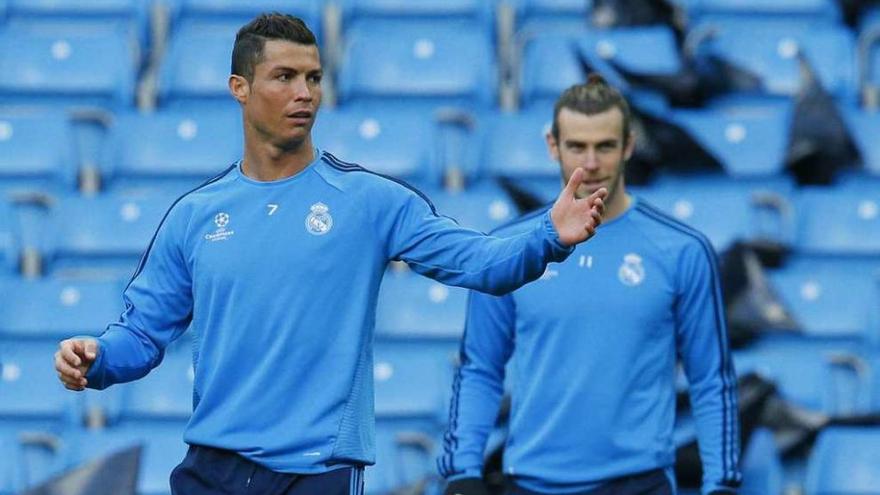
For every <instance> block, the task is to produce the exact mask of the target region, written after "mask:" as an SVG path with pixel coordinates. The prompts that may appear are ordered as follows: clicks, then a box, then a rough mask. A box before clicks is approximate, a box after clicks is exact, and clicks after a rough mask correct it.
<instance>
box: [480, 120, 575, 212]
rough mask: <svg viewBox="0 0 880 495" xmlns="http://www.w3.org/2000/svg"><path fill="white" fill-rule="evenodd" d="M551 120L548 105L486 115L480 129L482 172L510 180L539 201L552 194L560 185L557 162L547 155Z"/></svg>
mask: <svg viewBox="0 0 880 495" xmlns="http://www.w3.org/2000/svg"><path fill="white" fill-rule="evenodd" d="M552 122H553V111H552V109H550V108H546V109H540V110H539V109H537V108H536V109H534V110H530V111H524V112H520V113H498V114H495V115H492V116H490V117H488V118H487V119H486V121H485V123H484V125H482V126H481V128H482V131H481V133H480V136H481V148H482V154H481V156H482V160H481V162H482V163H483V167H484V168H483V170H482V171H481V172H482V175H483V176H485V177H495V178H500V179H505V180H510V181H512V182H514V183H515V184H516V185H517V186H518V187H520V188H522V189H524V190H526V191H528V192H530V193H532V194H533V195H535V196H536V197H538V198H539V200H540V201H549V200H550V199H552V198H555V197H556V195H557V194H558V193H559V189H560V178H559V177H560V171H559V164H558V163H556V161H554V160H553V158H552V157H551V156H550V152H549V151H548V149H547V141H546V139H545V135H546V133H547V132H549V131H550V128H551V126H552Z"/></svg>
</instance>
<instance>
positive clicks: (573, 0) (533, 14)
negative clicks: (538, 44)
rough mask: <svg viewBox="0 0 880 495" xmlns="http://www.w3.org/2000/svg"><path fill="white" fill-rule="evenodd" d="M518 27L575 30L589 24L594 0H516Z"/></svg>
mask: <svg viewBox="0 0 880 495" xmlns="http://www.w3.org/2000/svg"><path fill="white" fill-rule="evenodd" d="M512 4H513V6H514V8H515V12H516V17H517V22H516V24H517V28H518V29H520V30H530V31H535V32H538V31H555V30H573V29H579V28H582V27H584V26H586V25H587V19H588V17H589V13H590V9H591V8H592V4H593V2H592V0H514V1H513V2H512Z"/></svg>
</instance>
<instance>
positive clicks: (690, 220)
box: [632, 176, 793, 252]
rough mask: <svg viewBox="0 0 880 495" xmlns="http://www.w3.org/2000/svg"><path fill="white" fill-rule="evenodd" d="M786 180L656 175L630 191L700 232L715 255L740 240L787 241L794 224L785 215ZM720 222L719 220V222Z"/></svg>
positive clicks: (787, 185)
mask: <svg viewBox="0 0 880 495" xmlns="http://www.w3.org/2000/svg"><path fill="white" fill-rule="evenodd" d="M788 187H789V184H788V183H787V182H785V181H775V180H773V181H767V182H754V183H753V182H734V181H731V180H729V179H727V178H724V177H717V176H706V177H702V176H693V177H672V176H667V177H661V178H660V180H658V182H657V183H656V184H655V185H654V186H653V187H650V188H639V189H635V188H633V190H632V192H634V193H636V195H638V196H641V197H643V198H644V199H646V200H647V202H648V203H650V204H652V205H654V206H656V207H658V208H660V209H661V210H662V211H664V212H666V213H667V214H669V215H671V216H672V217H674V218H676V219H678V220H680V221H682V222H684V223H686V224H688V225H690V226H692V227H694V228H696V229H697V230H699V231H700V232H702V233H703V234H705V235H706V236H707V237H708V238H709V240H710V241H711V242H712V245H713V246H714V247H715V249H716V251H718V252H723V251H724V250H725V249H726V248H728V247H729V246H730V245H731V244H732V243H733V242H735V241H737V240H744V239H771V240H780V241H787V240H788V239H787V237H790V235H787V234H788V232H789V231H791V230H793V227H792V225H791V224H792V222H793V220H792V219H791V218H790V217H789V215H787V214H786V209H785V205H786V200H785V198H786V195H787V193H788ZM719 218H723V219H724V220H723V221H719Z"/></svg>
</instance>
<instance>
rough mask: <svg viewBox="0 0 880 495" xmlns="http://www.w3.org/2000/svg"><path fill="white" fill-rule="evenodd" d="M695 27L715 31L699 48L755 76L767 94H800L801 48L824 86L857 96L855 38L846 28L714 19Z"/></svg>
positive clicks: (793, 22)
mask: <svg viewBox="0 0 880 495" xmlns="http://www.w3.org/2000/svg"><path fill="white" fill-rule="evenodd" d="M694 29H695V30H700V31H706V32H713V33H714V35H713V36H712V37H711V38H710V39H709V40H708V41H707V42H706V43H705V44H704V45H702V48H701V49H703V50H708V52H710V53H714V54H716V55H718V56H719V57H721V58H722V59H725V60H727V61H728V62H730V63H732V64H734V65H736V66H737V67H739V68H741V69H744V70H746V71H749V72H751V73H753V74H754V75H756V76H757V77H758V78H759V80H760V81H761V85H762V92H764V93H766V94H769V95H776V96H780V97H788V96H793V95H795V94H797V92H798V91H799V89H800V88H801V86H802V83H803V81H802V79H803V78H802V74H801V69H800V64H799V61H798V57H797V54H798V52H803V53H804V55H805V56H806V58H807V60H808V61H809V62H810V64H811V65H812V67H813V69H814V70H815V72H816V74H818V77H819V80H820V82H821V83H822V86H823V87H824V88H825V89H827V90H828V91H829V92H830V93H831V94H832V95H835V96H838V97H841V98H849V99H852V97H853V94H854V92H855V81H854V73H855V53H856V50H855V39H854V36H853V33H852V32H851V31H849V30H848V29H846V28H844V27H840V26H837V25H811V24H809V23H799V22H798V21H796V20H795V21H785V20H769V21H768V20H765V21H752V20H749V19H717V18H715V19H711V20H705V21H703V22H701V23H700V24H699V25H698V26H697V27H695V28H694ZM743 33H748V36H743Z"/></svg>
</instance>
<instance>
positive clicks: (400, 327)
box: [376, 270, 467, 340]
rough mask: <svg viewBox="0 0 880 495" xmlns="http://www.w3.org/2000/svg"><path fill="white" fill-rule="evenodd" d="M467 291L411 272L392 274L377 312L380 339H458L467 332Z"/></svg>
mask: <svg viewBox="0 0 880 495" xmlns="http://www.w3.org/2000/svg"><path fill="white" fill-rule="evenodd" d="M466 305H467V290H466V289H462V288H459V287H452V286H447V285H443V284H441V283H439V282H435V281H433V280H431V279H429V278H427V277H423V276H421V275H418V274H416V273H415V272H411V271H403V272H398V271H394V270H392V271H388V272H386V274H385V277H384V278H383V280H382V287H381V289H380V290H379V299H378V306H377V309H376V333H377V334H378V335H386V336H396V337H409V338H432V337H433V338H446V339H453V340H454V339H457V338H458V337H459V336H461V333H462V331H463V330H464V316H465V309H466Z"/></svg>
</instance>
